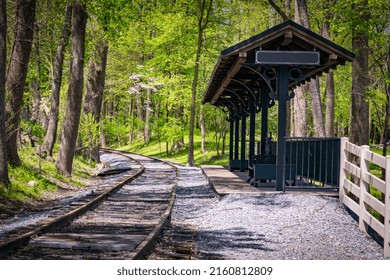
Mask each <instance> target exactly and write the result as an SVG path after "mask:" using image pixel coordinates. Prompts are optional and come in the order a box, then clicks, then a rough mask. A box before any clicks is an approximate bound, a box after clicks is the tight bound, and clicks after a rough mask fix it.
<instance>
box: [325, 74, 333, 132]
mask: <svg viewBox="0 0 390 280" xmlns="http://www.w3.org/2000/svg"><path fill="white" fill-rule="evenodd" d="M325 94H326V111H325V120H326V122H325V124H326V126H325V133H326V136H327V137H333V136H334V94H335V93H334V78H333V73H332V72H329V73H328V74H326V91H325Z"/></svg>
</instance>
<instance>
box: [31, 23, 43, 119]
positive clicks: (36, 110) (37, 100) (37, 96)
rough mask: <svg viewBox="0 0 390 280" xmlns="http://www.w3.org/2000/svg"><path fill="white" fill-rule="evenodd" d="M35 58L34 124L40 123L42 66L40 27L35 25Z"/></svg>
mask: <svg viewBox="0 0 390 280" xmlns="http://www.w3.org/2000/svg"><path fill="white" fill-rule="evenodd" d="M34 27H35V29H34V33H35V38H34V41H33V43H34V56H35V71H36V76H34V78H33V79H32V82H31V86H32V90H33V102H32V110H31V120H32V121H33V122H40V107H41V82H40V77H41V65H40V58H39V56H40V55H39V37H38V34H39V27H38V24H35V25H34Z"/></svg>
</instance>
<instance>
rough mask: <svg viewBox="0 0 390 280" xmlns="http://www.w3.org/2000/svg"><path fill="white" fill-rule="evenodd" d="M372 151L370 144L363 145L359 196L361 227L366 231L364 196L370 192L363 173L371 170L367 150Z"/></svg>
mask: <svg viewBox="0 0 390 280" xmlns="http://www.w3.org/2000/svg"><path fill="white" fill-rule="evenodd" d="M368 151H370V146H367V145H364V146H361V154H360V184H359V187H360V198H359V206H360V209H359V229H360V230H361V231H363V232H365V233H367V231H368V226H367V224H366V223H365V222H364V220H363V217H364V212H366V206H365V205H364V198H365V196H366V193H367V192H369V185H368V184H367V183H366V182H365V181H364V180H363V177H364V176H363V173H364V172H369V167H368V160H366V158H367V156H366V154H367V152H368Z"/></svg>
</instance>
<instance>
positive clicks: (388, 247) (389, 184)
mask: <svg viewBox="0 0 390 280" xmlns="http://www.w3.org/2000/svg"><path fill="white" fill-rule="evenodd" d="M385 183H386V190H385V191H386V193H385V201H384V203H385V217H384V218H385V221H384V223H385V236H384V242H383V243H384V245H383V247H384V248H383V249H384V255H385V257H390V156H387V157H386V178H385Z"/></svg>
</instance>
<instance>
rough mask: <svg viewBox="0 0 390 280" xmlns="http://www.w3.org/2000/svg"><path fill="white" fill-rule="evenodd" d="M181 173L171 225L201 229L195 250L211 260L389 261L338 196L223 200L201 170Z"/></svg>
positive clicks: (187, 170)
mask: <svg viewBox="0 0 390 280" xmlns="http://www.w3.org/2000/svg"><path fill="white" fill-rule="evenodd" d="M179 170H180V180H179V184H178V194H177V201H176V203H175V207H174V210H173V214H172V221H173V222H178V223H186V224H188V225H191V226H193V227H197V228H198V230H199V234H198V238H197V243H196V246H197V249H198V250H199V251H200V255H203V256H205V257H206V258H207V257H209V258H217V259H251V260H254V259H276V260H283V259H289V260H292V259H300V260H313V259H319V260H328V259H331V260H335V259H342V260H351V259H353V260H356V259H358V260H364V259H385V258H384V257H383V249H382V247H381V246H380V245H379V244H378V243H376V242H375V241H374V240H373V239H372V238H371V237H369V236H368V235H366V234H364V233H362V232H361V231H359V228H358V223H357V222H356V221H355V220H354V219H353V218H352V217H351V216H350V215H349V214H348V212H347V211H346V210H345V209H344V207H343V206H342V205H341V204H340V203H339V201H338V199H336V198H331V197H323V196H315V195H307V194H305V195H299V194H291V193H290V194H273V195H258V196H248V195H228V196H225V197H223V198H222V199H219V198H218V197H217V196H216V195H215V193H214V192H213V191H212V189H211V188H210V187H209V185H208V181H207V180H206V178H205V177H204V175H203V174H202V172H201V170H200V169H199V168H189V167H179Z"/></svg>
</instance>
